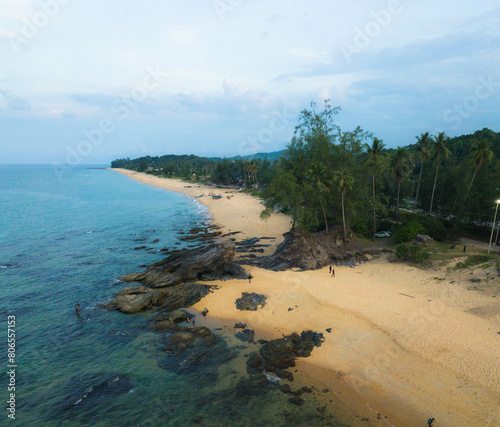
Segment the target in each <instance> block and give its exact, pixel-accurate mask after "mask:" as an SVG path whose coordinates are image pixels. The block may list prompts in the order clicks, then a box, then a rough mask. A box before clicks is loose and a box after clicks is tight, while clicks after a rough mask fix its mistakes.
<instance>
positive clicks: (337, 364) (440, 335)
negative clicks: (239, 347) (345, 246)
mask: <svg viewBox="0 0 500 427" xmlns="http://www.w3.org/2000/svg"><path fill="white" fill-rule="evenodd" d="M117 171H118V172H120V173H123V174H125V175H127V176H129V177H130V178H132V179H135V180H137V181H140V182H143V183H145V184H149V185H154V186H157V187H160V188H164V189H166V190H171V191H176V192H179V193H183V194H186V195H189V196H191V197H196V196H199V195H201V194H203V197H200V198H197V200H198V201H199V202H200V203H203V204H205V205H206V206H207V207H208V208H209V212H210V213H211V215H212V218H213V223H214V224H215V225H217V226H220V227H221V230H220V231H221V232H222V233H223V234H225V233H234V232H241V233H238V234H235V235H233V236H231V237H233V238H235V239H236V240H238V241H241V240H244V239H248V238H253V237H273V238H274V239H271V240H269V242H270V243H271V246H270V247H268V248H266V253H271V252H272V251H274V249H275V247H276V245H278V244H279V243H280V242H281V241H282V240H283V237H282V234H283V233H284V232H286V231H289V228H290V219H289V218H288V217H287V216H285V215H282V214H275V215H273V216H272V217H271V218H270V219H269V220H268V221H267V222H264V221H261V220H260V218H259V214H260V212H261V211H262V210H263V206H262V205H261V204H260V201H259V200H258V199H257V198H254V197H252V196H250V195H248V194H242V193H236V194H234V196H233V197H231V198H228V197H227V196H228V195H231V194H229V193H225V191H229V190H224V189H216V188H214V187H208V186H201V185H198V184H196V183H193V184H189V183H186V182H182V181H180V180H174V179H164V178H157V177H154V176H151V175H146V174H142V173H138V172H133V171H128V170H117ZM210 192H213V193H215V194H220V195H221V196H223V197H222V198H221V199H212V198H211V197H209V195H208V194H209V193H210ZM453 267H454V263H447V262H441V263H439V264H436V265H435V266H433V268H427V269H421V268H418V267H417V266H415V265H409V264H402V263H390V262H388V261H387V259H386V257H385V256H384V257H381V258H379V259H374V260H372V261H371V262H368V263H364V264H361V265H357V266H356V267H355V268H351V267H349V266H342V267H335V273H336V274H335V277H331V276H330V274H329V271H328V267H325V268H323V269H320V270H315V271H295V270H289V271H284V272H273V271H268V270H264V269H260V268H256V267H249V266H245V269H246V270H247V271H249V272H250V273H251V275H252V276H253V278H252V281H251V283H249V281H248V280H246V281H239V280H231V281H220V282H218V281H216V282H207V284H210V285H216V286H217V287H218V288H219V289H218V290H216V291H215V292H213V293H211V294H209V295H208V296H206V297H205V298H204V299H202V300H201V301H200V302H199V303H197V304H196V305H195V306H194V307H193V308H195V309H196V310H199V311H201V310H203V309H204V308H207V309H208V310H209V313H210V314H209V316H211V317H214V318H217V319H219V320H221V321H222V322H225V324H226V325H228V326H232V325H234V322H236V321H238V322H240V321H242V322H246V323H247V325H248V327H249V328H251V329H254V330H255V331H256V334H257V336H258V338H261V337H262V338H266V339H274V338H280V337H281V336H282V335H284V334H285V335H286V334H289V333H292V332H298V333H300V332H301V331H304V330H313V331H316V332H322V333H323V334H324V337H325V342H324V343H323V344H322V345H321V347H319V348H315V349H314V350H313V352H312V355H311V356H310V357H308V358H306V359H299V360H298V361H297V367H298V369H299V371H300V372H301V373H303V374H304V375H306V376H308V377H310V378H314V379H315V380H317V381H318V382H320V383H321V384H324V385H325V387H326V388H329V389H332V390H335V389H337V388H339V387H340V388H341V389H342V393H341V396H340V397H339V396H337V397H339V398H340V399H342V398H344V399H346V402H345V403H346V404H349V405H351V406H354V407H356V406H359V407H361V406H363V407H366V408H369V409H370V411H371V410H373V413H374V414H375V415H376V414H377V413H380V414H381V415H382V417H381V419H377V418H376V416H375V417H373V418H371V421H372V424H373V425H391V424H392V425H398V426H399V425H402V426H406V425H407V426H418V425H422V426H424V425H426V422H427V419H428V418H430V417H431V416H432V417H434V418H436V423H435V425H436V426H459V425H470V426H476V425H477V426H484V425H492V426H493V425H500V410H499V408H500V303H499V302H498V297H497V293H498V292H499V291H500V281H499V278H498V272H497V271H496V267H495V266H492V267H491V268H489V269H484V268H483V269H476V270H469V269H463V270H460V269H454V268H453ZM471 278H477V279H480V280H481V283H483V284H485V285H483V288H481V289H482V290H481V291H478V289H479V287H475V286H472V284H473V282H471ZM486 285H487V286H486ZM242 292H257V293H260V294H263V295H265V296H266V298H267V300H266V301H267V304H266V305H265V306H264V307H263V308H262V309H261V310H258V311H256V312H246V311H239V310H237V309H236V307H235V303H234V302H235V300H236V299H237V298H238V297H240V296H241V293H242ZM384 417H387V418H384Z"/></svg>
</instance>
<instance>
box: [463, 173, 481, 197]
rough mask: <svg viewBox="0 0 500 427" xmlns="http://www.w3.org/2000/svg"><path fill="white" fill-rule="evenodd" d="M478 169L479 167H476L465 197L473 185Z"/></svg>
mask: <svg viewBox="0 0 500 427" xmlns="http://www.w3.org/2000/svg"><path fill="white" fill-rule="evenodd" d="M478 169H479V166H476V170H475V171H474V175H473V176H472V181H471V182H470V185H469V189H468V190H467V193H465V197H466V198H467V196H468V195H469V192H470V189H471V188H472V184H473V183H474V179H475V178H476V173H477V170H478Z"/></svg>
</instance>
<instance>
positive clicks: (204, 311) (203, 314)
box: [201, 308, 208, 317]
mask: <svg viewBox="0 0 500 427" xmlns="http://www.w3.org/2000/svg"><path fill="white" fill-rule="evenodd" d="M207 314H208V310H207V309H206V308H204V309H203V311H202V312H201V315H202V316H203V317H205V316H206V315H207Z"/></svg>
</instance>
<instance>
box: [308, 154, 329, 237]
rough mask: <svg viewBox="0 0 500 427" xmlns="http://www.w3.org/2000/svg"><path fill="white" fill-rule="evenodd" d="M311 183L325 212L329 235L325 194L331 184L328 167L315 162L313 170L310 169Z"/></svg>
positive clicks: (324, 216) (312, 165)
mask: <svg viewBox="0 0 500 427" xmlns="http://www.w3.org/2000/svg"><path fill="white" fill-rule="evenodd" d="M309 181H310V182H311V184H312V187H313V189H314V193H315V195H316V196H317V198H318V200H319V203H320V206H321V210H322V211H323V218H324V220H325V227H326V234H328V220H327V219H326V211H325V200H324V193H325V192H326V191H327V189H328V186H329V185H330V182H329V180H328V169H327V167H326V166H325V165H324V164H322V163H319V162H313V163H312V164H311V169H309Z"/></svg>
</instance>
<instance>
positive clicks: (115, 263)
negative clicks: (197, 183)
mask: <svg viewBox="0 0 500 427" xmlns="http://www.w3.org/2000/svg"><path fill="white" fill-rule="evenodd" d="M0 212H1V217H0V242H1V245H0V265H1V266H2V267H0V315H1V320H2V323H1V325H2V328H3V329H4V331H2V333H1V334H0V336H2V337H4V338H2V341H1V342H0V351H1V354H2V369H5V370H6V368H7V364H8V363H7V357H6V354H7V345H6V341H7V340H6V335H7V322H6V320H7V317H8V316H15V319H16V328H15V331H16V363H17V368H16V420H15V421H13V420H9V419H8V418H7V411H6V410H5V409H2V417H1V418H0V425H19V426H32V425H33V426H39V425H47V426H66V425H67V426H89V425H102V426H108V425H109V426H111V425H113V426H115V425H117V426H121V425H132V426H137V425H138V426H163V425H179V426H182V425H323V424H326V425H340V424H336V423H335V424H332V422H333V421H332V418H331V417H330V418H329V420H328V422H326V421H325V422H324V423H323V421H324V419H323V418H321V419H320V418H318V416H319V415H318V412H317V410H316V407H315V406H310V407H307V405H304V407H301V408H300V409H298V408H297V409H296V408H295V407H291V408H290V407H289V406H290V405H288V406H287V403H286V402H287V399H288V397H289V396H287V395H285V394H283V393H281V392H279V391H277V390H272V391H271V392H269V393H267V394H266V395H265V396H264V397H260V396H259V395H258V393H256V394H255V396H252V395H251V393H250V396H248V394H247V393H246V391H245V390H244V391H243V392H241V390H242V388H241V386H240V389H239V391H238V390H236V391H235V387H236V386H237V384H238V382H239V381H240V380H241V379H242V378H243V379H244V378H245V377H246V372H245V361H246V358H245V357H246V356H247V355H248V353H249V352H250V351H255V346H252V345H251V344H246V345H243V344H241V343H239V342H237V341H236V340H234V331H231V333H229V332H228V331H226V330H221V331H220V332H218V333H217V334H218V337H219V341H220V342H219V344H218V346H219V347H220V348H221V352H222V353H224V354H226V353H227V354H231V355H232V356H235V357H232V358H231V360H230V361H228V362H225V363H220V364H216V365H211V366H206V367H204V368H203V369H200V370H196V371H192V372H191V371H190V372H175V371H173V370H171V369H170V370H169V369H165V364H164V363H163V364H162V361H165V354H164V352H163V350H162V338H161V334H158V333H153V332H150V331H148V330H147V329H146V328H145V325H146V323H147V321H148V320H150V319H151V316H153V315H154V313H150V312H146V313H140V314H137V315H124V314H122V313H119V312H114V311H111V312H110V311H106V310H104V309H102V308H100V307H99V304H100V303H103V302H106V301H108V300H109V299H110V298H111V296H112V295H113V294H114V293H115V292H117V291H118V290H120V289H121V288H123V287H124V286H125V285H124V284H123V283H120V282H119V281H118V280H116V279H117V278H118V277H119V276H121V275H123V274H125V273H130V272H136V271H140V270H141V268H140V266H141V265H145V264H149V263H151V262H154V261H157V260H159V259H161V258H163V257H164V256H163V255H162V253H161V252H159V250H160V249H161V248H165V247H167V248H170V249H173V248H179V247H186V245H187V243H186V242H182V241H181V240H180V237H181V234H180V233H183V232H185V231H186V230H189V229H191V228H193V227H197V226H203V225H205V224H206V223H207V221H208V219H209V218H208V216H207V212H206V208H204V207H203V206H202V205H200V204H199V203H197V202H196V201H195V200H193V199H191V198H188V197H186V196H183V195H180V194H177V193H172V192H168V191H165V190H162V189H158V188H155V187H151V186H147V185H144V184H141V183H138V182H136V181H133V180H131V179H129V178H127V177H125V176H123V175H121V174H118V173H116V172H113V171H110V170H104V169H88V168H86V167H79V168H75V169H73V170H72V172H71V173H66V174H65V175H64V176H63V177H60V176H58V175H57V174H56V173H54V171H53V170H52V168H51V167H50V166H10V165H9V166H5V165H4V166H0ZM156 239H159V241H158V242H157V243H153V241H154V240H156ZM138 246H147V247H148V249H147V250H134V248H135V247H138ZM149 248H150V249H149ZM77 301H78V302H79V303H80V306H81V308H82V311H81V315H76V313H75V309H74V305H75V303H76V302H77ZM209 326H213V325H209ZM226 329H227V328H226ZM298 332H300V331H298ZM232 335H233V337H232ZM2 378H3V381H2V383H3V384H2V388H1V390H0V396H1V398H2V401H3V402H5V401H6V399H7V390H6V388H7V381H8V378H7V377H2ZM243 388H244V387H243ZM241 394H243V395H244V397H241ZM310 400H312V399H310ZM311 405H312V404H311ZM2 406H5V407H6V405H5V403H4V404H3V405H2ZM284 408H287V410H286V411H284ZM284 413H285V415H283V414H284ZM287 414H288V415H287Z"/></svg>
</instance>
